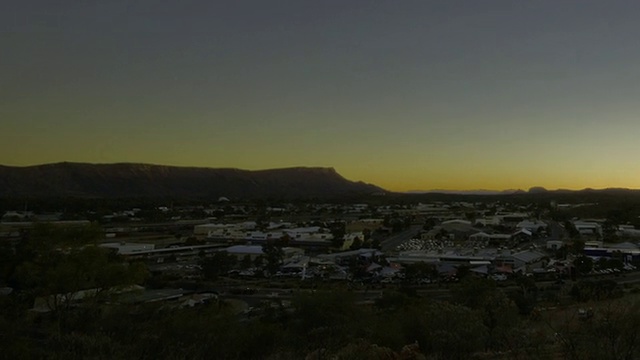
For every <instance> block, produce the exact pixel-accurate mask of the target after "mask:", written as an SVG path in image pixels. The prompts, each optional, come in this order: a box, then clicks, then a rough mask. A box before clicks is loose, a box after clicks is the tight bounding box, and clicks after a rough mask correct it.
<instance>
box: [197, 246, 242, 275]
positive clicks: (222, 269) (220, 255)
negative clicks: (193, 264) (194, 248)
mask: <svg viewBox="0 0 640 360" xmlns="http://www.w3.org/2000/svg"><path fill="white" fill-rule="evenodd" d="M237 263H238V259H237V258H236V257H235V256H234V255H231V254H229V253H228V252H226V251H217V252H216V253H215V254H213V256H212V257H209V258H204V259H203V260H201V261H200V266H201V267H202V275H203V276H204V278H205V279H207V280H216V279H217V278H218V276H220V275H224V274H226V273H228V272H229V271H230V270H232V269H233V268H234V267H235V266H236V265H237Z"/></svg>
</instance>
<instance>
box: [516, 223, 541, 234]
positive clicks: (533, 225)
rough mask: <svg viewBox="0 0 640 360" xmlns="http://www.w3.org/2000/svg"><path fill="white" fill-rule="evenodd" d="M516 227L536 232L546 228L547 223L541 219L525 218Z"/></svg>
mask: <svg viewBox="0 0 640 360" xmlns="http://www.w3.org/2000/svg"><path fill="white" fill-rule="evenodd" d="M516 228H517V229H521V230H527V231H529V232H531V233H536V232H538V231H540V230H543V229H546V228H547V223H545V222H544V221H540V220H523V221H521V222H519V223H518V224H517V225H516Z"/></svg>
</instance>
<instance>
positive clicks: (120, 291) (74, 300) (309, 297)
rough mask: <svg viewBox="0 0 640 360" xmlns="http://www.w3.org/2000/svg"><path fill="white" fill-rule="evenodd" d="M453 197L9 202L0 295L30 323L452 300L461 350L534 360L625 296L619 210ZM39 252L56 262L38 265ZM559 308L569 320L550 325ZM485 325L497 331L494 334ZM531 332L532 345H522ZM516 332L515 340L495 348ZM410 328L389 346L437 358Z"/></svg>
mask: <svg viewBox="0 0 640 360" xmlns="http://www.w3.org/2000/svg"><path fill="white" fill-rule="evenodd" d="M461 198H462V199H461V200H456V201H431V202H424V203H423V202H410V201H406V200H403V201H402V203H399V204H390V203H384V202H381V201H380V200H376V201H373V202H370V203H366V202H365V203H322V202H298V203H287V202H278V203H272V204H269V203H266V202H264V201H262V202H259V203H256V202H234V201H230V200H229V199H228V198H226V197H221V198H219V199H218V201H216V202H214V203H213V204H208V205H179V206H174V205H173V204H166V205H163V206H155V205H154V206H151V207H149V206H147V207H142V206H141V207H131V208H120V209H111V210H109V209H101V210H100V211H96V210H76V211H75V212H69V211H66V212H65V211H57V212H56V211H40V212H38V211H29V210H22V211H18V210H8V211H6V212H5V213H4V215H3V216H2V219H1V220H2V221H1V223H0V240H1V242H2V246H3V256H4V262H3V263H4V264H5V265H4V268H3V270H4V271H3V274H2V275H3V278H2V279H1V282H0V286H2V289H1V290H2V291H1V294H2V297H3V298H4V299H3V301H5V302H7V303H13V305H12V306H13V307H18V308H23V309H24V311H26V313H28V314H30V315H29V316H31V317H35V318H42V319H47V318H49V317H51V316H54V317H59V316H61V315H60V314H65V316H69V317H72V315H71V314H73V313H76V312H81V311H82V309H89V308H94V307H96V306H98V307H118V306H126V307H127V308H128V309H130V310H129V311H134V310H132V309H137V310H135V311H134V312H136V311H138V312H140V311H142V310H140V309H143V308H145V307H147V306H152V307H153V308H154V309H163V311H174V312H186V311H203V310H202V309H206V308H210V307H212V306H213V307H214V308H216V309H219V308H220V307H221V306H223V305H222V304H225V305H224V306H223V307H224V308H225V309H227V310H225V311H227V312H229V314H231V315H230V319H234V320H233V321H234V322H237V323H239V324H246V323H256V322H258V323H260V322H264V321H273V322H278V321H284V320H282V318H283V317H286V316H287V314H289V315H290V316H292V317H293V314H296V315H297V316H300V314H299V312H300V311H302V309H303V308H304V304H301V303H300V302H301V301H308V302H309V303H308V304H307V305H310V304H313V306H319V307H320V308H322V305H319V304H317V303H313V301H316V302H317V301H328V302H329V305H327V306H329V308H327V310H326V311H329V312H333V311H338V310H337V309H335V308H331V306H340V307H345V308H352V307H353V308H354V309H358V310H357V311H365V313H366V312H367V311H369V312H371V311H373V310H371V309H378V310H389V311H391V310H390V309H395V308H396V307H404V306H408V305H406V304H407V301H409V300H407V299H410V301H412V302H413V301H415V302H418V303H420V302H424V303H433V302H435V303H438V304H448V303H452V304H458V305H461V306H463V309H471V310H473V312H474V314H480V315H479V316H480V319H481V320H480V321H479V324H478V325H479V326H483V327H484V328H485V331H486V329H489V330H490V331H489V333H488V335H487V334H485V335H480V334H475V335H474V336H476V337H477V338H478V344H484V346H480V345H477V346H476V345H473V342H470V344H471V345H469V346H470V347H469V348H468V349H461V350H460V351H462V352H461V353H460V354H458V355H459V357H460V358H464V357H466V356H470V354H477V353H479V352H481V350H484V351H487V352H491V353H492V354H493V355H494V356H495V354H496V353H497V352H498V351H499V352H504V358H514V356H515V355H516V353H514V352H513V351H516V350H514V348H517V349H519V351H524V352H526V351H528V350H526V349H528V347H527V346H534V347H536V348H537V349H538V350H539V351H542V352H543V353H542V354H538V355H540V356H543V355H544V356H546V355H548V356H552V355H551V354H556V353H558V352H563V351H574V352H578V351H586V350H584V349H582V348H580V347H579V346H577V345H576V344H575V342H577V341H578V340H575V339H574V340H570V341H569V340H566V339H564V338H562V339H560V340H559V337H560V336H564V335H562V332H561V331H560V330H559V329H561V328H563V327H568V328H572V329H573V327H576V326H584V325H583V324H584V322H585V321H590V320H589V319H590V318H591V317H598V316H602V314H603V313H604V311H600V312H598V310H597V309H596V310H594V307H596V305H594V302H596V303H597V302H598V301H604V300H607V301H609V300H610V301H620V299H625V298H630V297H633V296H634V294H636V293H638V292H640V271H636V270H637V267H638V266H640V247H639V246H638V243H639V242H640V229H638V228H637V226H638V225H640V219H639V218H638V215H637V214H635V213H634V212H633V211H627V212H623V211H620V210H619V209H615V208H614V209H612V210H608V213H607V214H606V216H604V217H598V216H597V215H598V214H601V213H602V205H599V204H595V203H580V202H575V203H557V202H555V201H549V202H545V201H538V202H531V203H527V202H522V201H515V202H508V201H505V200H502V199H501V200H500V201H497V200H494V199H493V198H492V197H491V196H488V197H483V198H482V201H468V200H465V199H464V197H461ZM387 202H388V201H387ZM70 239H71V240H73V241H71V242H69V241H70ZM53 253H55V254H56V255H55V256H54V257H55V258H56V261H58V262H60V261H62V265H60V263H49V262H48V261H51V260H50V259H47V257H52V256H53V255H52V254H53ZM101 254H104V255H101ZM26 256H30V258H27V257H26ZM101 256H103V257H101ZM92 262H93V263H92ZM99 264H102V265H99ZM93 266H102V268H95V269H94V268H93ZM74 274H75V275H74ZM55 279H58V280H55ZM38 280H40V281H41V282H40V283H38ZM483 294H484V295H486V296H488V298H487V299H483V296H484V295H483ZM332 296H333V297H337V299H333V300H331V297H332ZM327 297H329V300H327ZM314 299H315V300H314ZM331 301H338V302H339V304H335V303H331ZM485 301H487V302H489V303H486V302H485ZM346 304H348V305H346ZM167 309H170V310H167ZM396 310H397V309H396ZM318 311H320V310H318ZM354 311H356V310H354ZM560 311H561V312H562V313H563V314H565V315H563V316H565V317H567V319H569V320H571V321H569V320H567V321H565V322H564V323H562V324H559V323H558V324H556V323H553V322H552V321H551V320H550V319H549V317H557V314H558V312H560ZM495 312H497V313H498V315H496V314H495ZM390 313H392V312H390ZM443 313H446V311H444V312H443ZM505 314H509V316H511V317H508V318H504V319H503V315H504V316H507V315H505ZM567 314H571V316H569V315H567ZM325 315H326V314H325ZM327 316H328V315H327ZM369 316H375V315H374V313H370V315H369ZM386 316H388V314H387V315H386ZM449 316H452V315H451V314H449V315H447V317H449ZM487 316H489V320H490V321H489V322H487V321H488V320H487V318H486V317H487ZM274 317H275V318H277V319H280V320H274ZM269 319H270V320H269ZM573 320H577V321H578V325H576V324H575V323H573V322H572V321H573ZM40 321H44V320H40ZM503 321H508V322H510V323H508V324H503V323H502V322H503ZM525 323H526V324H528V325H527V327H523V324H525ZM552 323H553V324H552ZM334 325H335V324H334ZM69 326H70V325H69ZM238 326H241V325H238ZM307 326H313V325H307ZM469 326H471V327H473V326H472V325H469ZM474 326H475V325H474ZM494 328H495V329H494ZM498 328H500V329H501V331H506V332H512V333H509V334H501V335H500V336H498V335H496V334H498V332H497V330H496V329H498ZM503 328H504V329H503ZM305 330H306V331H309V330H311V329H308V328H306V329H305ZM494 330H496V332H495V333H494ZM452 331H454V330H452ZM455 331H458V330H455ZM455 331H454V332H455ZM522 331H525V334H526V335H523V334H522ZM571 331H572V332H574V333H575V332H576V331H577V330H575V329H573V330H571ZM533 332H535V333H536V334H537V336H539V337H542V339H537V340H536V341H538V342H534V341H533V340H532V338H533V335H532V333H533ZM516 334H517V336H525V337H526V338H527V341H528V343H527V344H528V345H527V346H524V345H522V344H518V346H515V347H514V346H513V344H511V345H509V346H510V347H509V346H507V345H505V344H508V342H509V341H515V340H514V339H510V340H509V341H507V342H505V341H506V340H505V338H510V336H516ZM540 334H544V335H540ZM549 334H551V335H549ZM559 334H560V335H559ZM323 336H329V335H323ZM412 336H413V337H416V339H414V340H415V341H417V343H418V344H419V347H418V348H416V349H413V348H411V347H409V348H402V349H403V350H402V351H405V352H407V351H408V352H410V353H411V352H412V351H413V352H416V354H417V353H420V351H425V349H427V350H428V351H431V353H434V354H437V349H438V346H441V348H442V349H446V351H447V352H446V354H448V355H447V358H449V357H450V356H451V355H450V351H451V349H452V348H451V346H453V345H452V344H451V343H446V344H440V345H438V340H433V336H430V337H427V338H424V335H423V338H422V340H418V338H419V336H418V335H414V334H408V337H407V336H405V337H404V338H403V340H399V341H400V343H399V345H408V344H411V343H412V342H413V340H411V339H412ZM456 336H460V334H458V333H456ZM554 336H555V337H554ZM442 341H444V340H442ZM447 341H449V340H447ZM425 342H427V343H429V342H432V343H433V344H431V345H429V347H424V346H425V345H426V344H424V343H425ZM529 342H531V343H530V344H529ZM311 345H318V344H314V343H310V346H311ZM583 345H584V344H583ZM584 346H586V345H584ZM318 347H319V346H318ZM454 347H455V346H454ZM253 349H254V350H255V349H258V348H253ZM270 349H271V348H270ZM429 349H430V350H429ZM589 349H590V348H589ZM271 350H273V349H271ZM312 350H317V349H315V348H313V347H309V348H305V349H304V351H306V352H307V353H310V352H312ZM395 350H396V351H400V349H395ZM255 351H259V350H255ZM260 351H265V350H260ZM443 351H444V350H443ZM509 351H510V352H509ZM545 354H546V355H545ZM264 355H266V354H265V353H264V352H263V353H259V355H256V354H245V355H243V356H241V357H251V358H262V357H264ZM299 355H300V354H299V353H297V354H296V357H297V356H299ZM316 355H317V356H320V355H318V354H316ZM405 355H406V354H405ZM414 355H415V354H414ZM538 355H536V356H538ZM407 356H408V355H407ZM412 356H413V355H412ZM416 356H417V355H416ZM518 356H520V355H518ZM522 356H524V355H522ZM544 356H543V357H544ZM320 358H321V357H320ZM454 358H455V357H454ZM523 358H524V357H523Z"/></svg>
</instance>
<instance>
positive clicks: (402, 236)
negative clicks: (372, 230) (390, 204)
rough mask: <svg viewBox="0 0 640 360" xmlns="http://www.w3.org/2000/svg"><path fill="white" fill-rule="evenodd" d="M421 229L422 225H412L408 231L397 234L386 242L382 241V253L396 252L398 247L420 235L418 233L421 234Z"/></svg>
mask: <svg viewBox="0 0 640 360" xmlns="http://www.w3.org/2000/svg"><path fill="white" fill-rule="evenodd" d="M421 229H422V225H411V226H410V227H409V228H408V229H407V230H404V231H402V232H399V233H397V234H392V235H391V236H389V237H388V238H386V239H385V240H382V242H381V247H382V251H389V250H394V249H395V248H396V247H398V245H400V244H402V243H404V242H406V241H409V240H410V239H411V238H413V237H414V236H415V235H416V234H418V232H420V230H421Z"/></svg>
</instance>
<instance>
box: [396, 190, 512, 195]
mask: <svg viewBox="0 0 640 360" xmlns="http://www.w3.org/2000/svg"><path fill="white" fill-rule="evenodd" d="M520 192H522V190H515V189H509V190H485V189H477V190H411V191H407V194H447V195H511V194H517V193H520Z"/></svg>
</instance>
